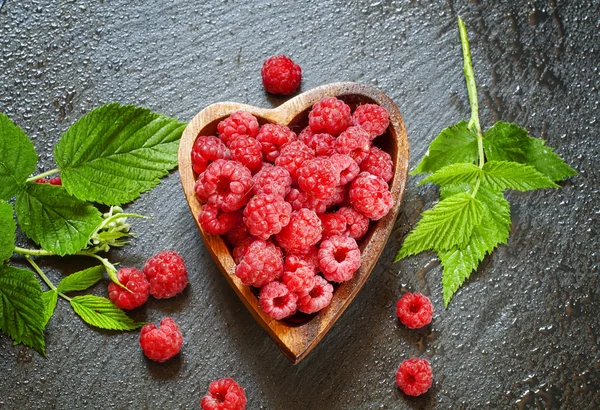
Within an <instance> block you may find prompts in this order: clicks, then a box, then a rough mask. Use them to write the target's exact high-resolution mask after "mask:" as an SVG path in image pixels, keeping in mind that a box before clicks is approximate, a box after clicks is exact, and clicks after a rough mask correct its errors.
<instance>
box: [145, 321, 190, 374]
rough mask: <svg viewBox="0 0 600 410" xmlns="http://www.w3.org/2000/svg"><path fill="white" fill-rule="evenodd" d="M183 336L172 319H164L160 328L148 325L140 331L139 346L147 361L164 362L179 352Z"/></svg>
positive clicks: (152, 324)
mask: <svg viewBox="0 0 600 410" xmlns="http://www.w3.org/2000/svg"><path fill="white" fill-rule="evenodd" d="M182 344H183V336H181V332H180V331H179V327H178V326H177V324H175V322H174V321H173V319H171V318H170V317H166V318H164V319H163V320H161V321H160V328H157V327H156V325H155V324H154V323H148V324H147V325H144V327H142V330H141V331H140V346H141V347H142V350H143V351H144V354H145V355H146V357H147V358H148V359H151V360H154V361H156V362H161V363H162V362H166V361H167V360H169V359H170V358H172V357H173V356H175V355H176V354H177V353H179V352H180V351H181V345H182Z"/></svg>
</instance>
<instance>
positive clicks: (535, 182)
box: [459, 161, 558, 191]
mask: <svg viewBox="0 0 600 410" xmlns="http://www.w3.org/2000/svg"><path fill="white" fill-rule="evenodd" d="M483 173H484V180H485V183H486V184H487V185H489V186H490V187H491V188H492V189H495V190H497V191H502V190H504V189H516V190H517V191H531V190H534V189H539V188H558V185H556V184H555V183H554V182H552V181H551V180H550V179H549V178H548V177H547V176H546V175H544V174H542V173H541V172H538V171H537V170H536V169H535V168H534V167H532V166H529V165H524V164H519V163H517V162H509V161H490V162H486V163H485V165H484V166H483ZM459 182H460V181H459Z"/></svg>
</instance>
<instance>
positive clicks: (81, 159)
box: [54, 103, 186, 205]
mask: <svg viewBox="0 0 600 410" xmlns="http://www.w3.org/2000/svg"><path fill="white" fill-rule="evenodd" d="M185 126H186V124H185V123H181V122H179V121H177V120H176V119H174V118H168V117H165V116H163V115H160V114H156V113H153V112H151V111H150V110H148V109H145V108H139V107H135V106H132V105H120V104H118V103H112V104H108V105H105V106H102V107H100V108H97V109H95V110H93V111H92V112H90V113H89V114H87V115H86V116H85V117H83V118H81V119H80V120H79V121H77V122H76V123H75V124H73V125H72V126H71V127H70V128H69V129H68V130H67V132H66V133H65V134H63V136H62V138H61V140H60V141H59V142H58V144H56V147H55V149H54V157H55V159H56V163H57V164H58V166H59V167H60V169H61V177H62V183H63V185H64V186H65V188H66V189H67V191H68V192H69V193H70V194H71V195H73V196H75V197H77V198H79V199H81V200H85V201H92V202H98V203H102V204H107V205H120V204H123V203H126V202H130V201H133V200H134V199H136V198H138V197H139V196H140V194H141V193H142V192H144V191H147V190H149V189H151V188H153V187H154V186H155V185H157V184H158V183H159V182H160V178H162V177H163V176H165V175H166V174H167V173H168V172H169V170H171V169H173V168H175V167H176V166H177V150H178V146H179V139H180V138H181V133H182V132H183V129H184V128H185Z"/></svg>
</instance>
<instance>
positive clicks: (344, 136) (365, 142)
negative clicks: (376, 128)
mask: <svg viewBox="0 0 600 410" xmlns="http://www.w3.org/2000/svg"><path fill="white" fill-rule="evenodd" d="M370 144H371V140H370V138H369V133H368V132H367V131H365V130H363V129H362V128H361V127H356V126H354V127H349V128H348V129H347V130H346V131H344V132H342V133H341V134H340V136H339V137H338V138H337V140H336V141H335V149H336V151H337V152H338V153H339V154H346V155H350V156H351V157H352V159H353V160H354V161H356V163H357V164H360V163H361V162H362V161H363V160H364V159H365V158H367V155H369V149H370V148H371V145H370Z"/></svg>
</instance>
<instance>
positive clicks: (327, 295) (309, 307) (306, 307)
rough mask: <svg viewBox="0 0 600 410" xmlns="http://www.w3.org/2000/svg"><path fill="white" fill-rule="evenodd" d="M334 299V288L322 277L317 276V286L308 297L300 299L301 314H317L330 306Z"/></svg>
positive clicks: (304, 296) (298, 303)
mask: <svg viewBox="0 0 600 410" xmlns="http://www.w3.org/2000/svg"><path fill="white" fill-rule="evenodd" d="M332 297H333V286H332V285H331V283H329V282H327V281H326V280H325V279H323V278H322V277H321V276H315V285H314V286H313V288H312V289H311V290H310V292H308V293H307V294H306V295H302V296H300V297H299V298H298V302H297V307H298V310H299V311H300V312H304V313H315V312H318V311H319V310H322V309H324V308H326V307H327V306H329V304H330V303H331V298H332Z"/></svg>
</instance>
